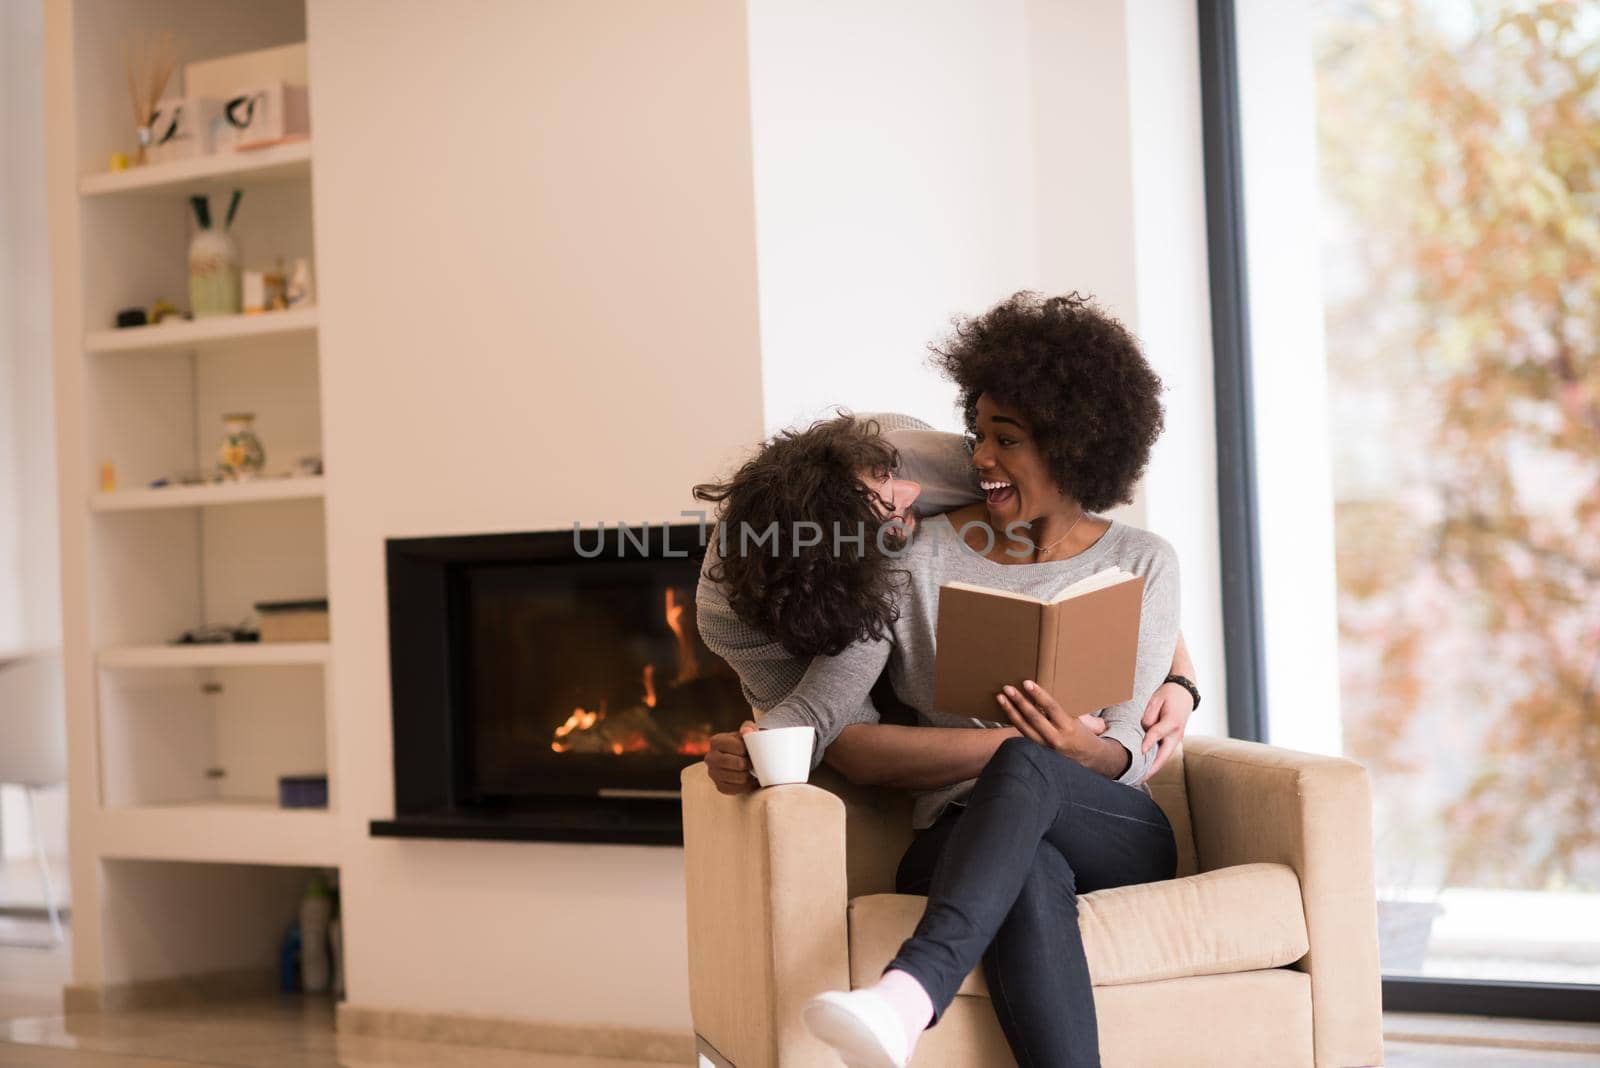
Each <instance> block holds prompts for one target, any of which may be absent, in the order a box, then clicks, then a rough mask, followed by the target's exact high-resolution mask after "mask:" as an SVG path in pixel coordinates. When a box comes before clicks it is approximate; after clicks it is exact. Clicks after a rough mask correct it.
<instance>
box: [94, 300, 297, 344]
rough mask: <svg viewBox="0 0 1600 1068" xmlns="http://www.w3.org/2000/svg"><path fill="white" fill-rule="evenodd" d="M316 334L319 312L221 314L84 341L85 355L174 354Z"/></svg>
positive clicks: (98, 333) (107, 333)
mask: <svg viewBox="0 0 1600 1068" xmlns="http://www.w3.org/2000/svg"><path fill="white" fill-rule="evenodd" d="M316 331H317V309H316V308H298V309H295V310H293V311H274V312H262V313H261V314H259V315H219V316H216V317H215V318H209V319H195V320H192V321H190V320H185V321H181V322H174V323H157V324H155V325H154V326H130V327H127V328H125V329H122V330H96V331H95V332H94V333H92V334H89V335H88V336H87V337H85V338H84V339H83V347H84V351H86V352H172V351H176V350H183V349H196V348H206V349H219V348H225V347H228V346H230V345H233V344H237V343H241V342H248V341H254V340H256V339H257V338H292V337H296V336H298V335H301V334H306V335H314V334H315V333H316Z"/></svg>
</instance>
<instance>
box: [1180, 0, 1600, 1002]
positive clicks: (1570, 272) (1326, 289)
mask: <svg viewBox="0 0 1600 1068" xmlns="http://www.w3.org/2000/svg"><path fill="white" fill-rule="evenodd" d="M1202 6H1203V7H1205V6H1207V5H1202ZM1231 6H1233V7H1234V12H1233V13H1234V17H1235V19H1236V34H1237V36H1236V39H1235V41H1234V44H1235V46H1236V48H1237V52H1236V56H1237V62H1238V66H1237V81H1236V82H1235V83H1234V84H1235V85H1236V88H1237V92H1238V105H1237V116H1236V120H1235V121H1236V126H1235V130H1236V132H1237V133H1238V135H1239V137H1240V142H1239V143H1240V148H1239V150H1238V153H1237V161H1238V162H1239V163H1240V165H1241V166H1240V167H1239V168H1238V170H1237V173H1236V178H1237V182H1236V187H1235V194H1236V195H1235V198H1234V201H1233V203H1234V205H1235V206H1236V207H1239V208H1242V211H1243V219H1244V222H1243V225H1242V227H1240V228H1239V232H1238V234H1237V236H1238V237H1239V238H1240V240H1239V241H1238V250H1237V251H1239V252H1240V253H1241V256H1240V259H1241V260H1242V262H1243V264H1244V266H1243V267H1242V268H1241V269H1240V270H1239V271H1238V277H1237V283H1238V284H1239V286H1241V287H1242V288H1243V289H1245V290H1247V292H1248V300H1247V301H1246V300H1241V301H1240V302H1239V303H1238V305H1237V309H1238V311H1239V318H1240V321H1241V324H1242V329H1241V331H1240V333H1241V334H1242V335H1243V337H1244V343H1243V344H1242V345H1241V348H1243V349H1244V355H1245V358H1244V359H1243V360H1242V361H1241V362H1240V363H1239V364H1237V365H1236V366H1241V367H1242V368H1243V369H1244V371H1245V372H1246V373H1248V375H1249V381H1250V383H1251V385H1252V386H1253V399H1252V398H1251V396H1250V394H1249V393H1245V394H1243V395H1242V396H1243V399H1242V400H1240V399H1239V398H1237V397H1236V398H1235V401H1236V403H1235V404H1234V405H1233V407H1232V408H1231V409H1228V411H1229V413H1231V415H1230V417H1232V418H1234V419H1236V420H1237V423H1238V425H1240V426H1242V427H1244V429H1245V432H1246V433H1247V434H1249V435H1250V436H1251V442H1250V444H1251V445H1253V451H1254V463H1253V465H1252V466H1251V470H1250V471H1249V472H1248V474H1247V477H1248V478H1249V479H1250V480H1251V485H1250V486H1248V487H1247V489H1248V492H1247V493H1246V494H1245V496H1246V497H1250V498H1253V499H1252V500H1251V502H1250V503H1251V504H1252V506H1253V510H1254V520H1253V522H1254V524H1255V531H1256V535H1257V537H1258V539H1259V541H1258V548H1257V549H1255V551H1254V552H1252V553H1248V554H1238V555H1237V558H1238V559H1240V560H1250V559H1253V561H1254V563H1255V565H1256V566H1255V576H1256V581H1257V583H1258V588H1257V590H1256V592H1254V594H1252V596H1253V599H1254V604H1255V606H1256V609H1257V610H1258V612H1259V615H1258V617H1257V618H1258V620H1259V623H1258V625H1259V627H1260V630H1261V633H1262V649H1263V653H1262V665H1261V674H1262V680H1263V685H1262V686H1261V687H1259V688H1258V689H1257V690H1256V692H1255V693H1254V698H1255V699H1257V700H1259V702H1260V704H1261V707H1262V712H1263V715H1262V717H1261V719H1262V721H1263V722H1264V726H1263V727H1262V728H1261V729H1262V731H1263V733H1264V734H1265V735H1266V739H1267V740H1269V741H1273V742H1278V743H1281V744H1287V745H1292V746H1295V747H1297V748H1307V749H1318V750H1323V751H1329V752H1342V753H1344V754H1345V755H1348V756H1350V757H1353V758H1355V759H1357V760H1360V761H1361V762H1362V763H1364V764H1365V765H1366V766H1367V767H1368V769H1369V770H1370V772H1371V775H1372V783H1373V791H1374V825H1375V828H1374V829H1375V838H1376V841H1375V849H1376V862H1377V876H1378V884H1379V886H1378V889H1379V897H1380V904H1379V917H1380V929H1381V931H1380V937H1381V943H1382V946H1381V948H1382V957H1383V966H1384V970H1385V974H1386V975H1387V976H1394V977H1401V976H1410V977H1425V978H1430V979H1437V980H1446V981H1449V980H1477V981H1488V982H1492V983H1496V984H1502V985H1504V986H1505V987H1506V988H1509V985H1510V984H1511V983H1513V982H1539V983H1563V984H1578V985H1585V986H1588V985H1593V984H1600V7H1597V6H1596V5H1593V4H1577V3H1559V2H1557V3H1544V4H1535V3H1529V2H1517V0H1480V2H1477V3H1467V2H1464V0H1313V2H1312V3H1310V4H1309V5H1292V4H1291V5H1285V4H1281V3H1276V2H1269V0H1239V2H1238V3H1237V4H1236V5H1231ZM1224 73H1226V72H1224ZM1212 88H1214V87H1212ZM1216 117H1217V116H1216V113H1215V111H1214V109H1212V111H1210V112H1208V122H1213V121H1215V120H1216ZM1208 150H1209V151H1216V150H1217V149H1216V147H1215V143H1214V142H1213V146H1212V148H1211V149H1208ZM1212 192H1213V194H1215V193H1216V190H1215V189H1214V190H1213V191H1212ZM1215 204H1216V200H1215V196H1213V210H1215ZM1215 267H1216V261H1214V268H1215ZM1222 340H1223V339H1222V338H1221V337H1220V336H1219V354H1218V358H1219V360H1223V359H1224V358H1228V357H1227V354H1225V353H1223V352H1221V351H1220V348H1221V342H1222ZM1223 401H1224V398H1223V397H1222V396H1220V395H1219V410H1223V409H1225V408H1227V405H1226V404H1224V403H1222V402H1223ZM1223 476H1224V478H1226V477H1227V472H1226V471H1225V472H1223ZM1232 667H1233V660H1230V668H1232ZM1589 1003H1590V1004H1592V1002H1589Z"/></svg>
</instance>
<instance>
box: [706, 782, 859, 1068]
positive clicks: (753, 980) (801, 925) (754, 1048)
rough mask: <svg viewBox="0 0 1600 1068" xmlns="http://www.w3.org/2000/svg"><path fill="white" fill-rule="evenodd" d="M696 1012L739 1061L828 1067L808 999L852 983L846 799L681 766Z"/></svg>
mask: <svg viewBox="0 0 1600 1068" xmlns="http://www.w3.org/2000/svg"><path fill="white" fill-rule="evenodd" d="M682 783H683V845H684V855H683V862H684V882H685V891H686V901H687V911H688V920H689V1010H690V1013H691V1015H692V1016H693V1018H694V1026H695V1032H696V1033H697V1034H698V1035H700V1036H701V1037H702V1038H703V1039H704V1040H705V1041H706V1042H708V1043H710V1044H711V1045H712V1046H714V1047H715V1048H716V1050H717V1051H718V1052H719V1053H720V1054H722V1056H724V1057H725V1058H727V1059H728V1060H730V1061H732V1062H733V1063H735V1064H737V1065H738V1066H739V1068H778V1066H780V1065H800V1064H826V1063H828V1060H827V1058H828V1057H829V1056H830V1054H829V1051H828V1049H827V1047H826V1046H824V1045H822V1044H821V1043H819V1042H817V1040H816V1039H814V1038H812V1037H811V1035H810V1034H809V1033H808V1032H806V1030H805V1028H804V1027H803V1026H802V1025H801V1023H800V1007H801V1005H803V1004H804V1003H805V1001H806V999H808V998H810V997H812V996H813V995H815V994H818V993H821V992H822V991H824V990H830V989H839V990H844V989H848V988H849V986H850V943H849V931H848V928H847V923H848V912H847V908H848V898H847V891H846V882H845V807H844V803H843V802H842V801H840V799H839V798H837V797H835V796H834V795H833V794H831V793H829V792H828V791H826V790H823V789H820V788H818V787H815V786H808V785H794V786H778V787H773V788H771V789H766V790H757V791H755V792H754V793H751V794H745V795H742V796H738V797H729V796H725V795H723V794H721V793H718V792H717V788H716V786H715V785H713V783H712V782H711V777H710V776H709V775H708V774H707V773H706V768H705V765H704V764H694V765H691V766H690V767H687V768H685V769H684V770H683V775H682Z"/></svg>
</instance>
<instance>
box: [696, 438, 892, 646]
mask: <svg viewBox="0 0 1600 1068" xmlns="http://www.w3.org/2000/svg"><path fill="white" fill-rule="evenodd" d="M898 460H899V457H898V456H897V455H896V453H895V450H894V447H893V446H892V445H890V444H889V443H888V442H887V441H885V440H884V439H883V438H882V437H881V436H879V428H878V424H877V423H875V422H873V421H871V420H857V419H855V418H854V417H852V416H849V415H841V416H840V417H838V418H836V419H827V420H821V421H818V422H816V423H813V424H811V426H809V427H807V428H806V429H805V430H785V431H783V432H782V433H780V434H778V435H777V436H776V437H774V438H772V439H771V440H769V441H767V442H766V443H765V444H763V445H762V446H761V449H760V450H759V451H758V452H757V453H756V455H755V456H754V457H752V458H751V459H750V460H749V461H747V462H746V463H745V464H744V466H742V467H740V468H739V470H738V471H737V472H736V473H735V474H734V475H733V477H732V478H730V479H729V480H728V481H726V482H714V483H704V484H702V485H698V486H696V487H695V488H694V495H695V497H696V498H697V499H699V500H702V501H711V502H716V503H717V504H718V505H720V507H719V508H718V512H717V547H718V550H719V552H720V553H721V559H720V560H718V561H717V562H716V563H714V564H712V566H711V568H710V569H709V570H708V572H707V574H708V575H709V577H710V578H711V579H712V580H713V581H715V582H718V583H721V584H722V585H723V586H724V587H726V589H727V595H728V603H729V605H730V606H731V607H732V608H733V611H734V614H735V615H737V616H738V617H739V618H740V619H741V620H743V621H744V622H745V623H747V624H749V625H750V626H752V627H754V628H756V629H757V630H760V631H762V632H763V633H765V634H767V635H769V636H770V637H771V638H772V639H773V640H774V641H777V642H779V643H780V644H782V646H783V647H784V649H786V650H787V651H788V652H790V653H792V654H793V655H795V656H816V655H819V654H824V655H828V656H833V655H836V654H838V653H840V652H842V651H844V649H845V648H846V647H847V646H848V645H850V644H851V643H852V642H856V641H863V640H868V639H872V640H877V639H879V638H882V637H883V636H884V634H885V633H886V632H887V630H888V628H889V626H890V624H892V623H893V622H894V621H895V619H896V618H897V617H898V614H899V609H898V607H897V604H896V593H897V590H896V581H897V579H896V576H897V574H898V573H899V572H897V570H896V569H895V568H893V567H891V566H890V565H889V560H890V559H891V558H892V556H893V555H894V554H895V553H896V552H897V551H898V548H899V546H900V545H901V544H903V541H902V540H899V539H895V538H892V537H883V538H880V536H879V530H880V528H882V527H884V525H885V521H884V518H883V515H882V513H881V512H880V510H879V509H880V503H879V498H878V496H877V494H876V493H875V492H874V491H873V490H872V489H870V488H868V487H867V486H866V485H864V484H863V483H862V482H861V480H860V478H859V476H860V474H861V473H862V472H864V471H865V472H871V473H872V474H874V475H876V477H878V478H880V479H882V478H887V477H888V476H889V475H890V474H891V473H892V472H893V471H894V468H895V466H896V464H897V463H898ZM772 530H775V531H776V532H777V534H776V536H775V537H774V538H768V539H766V540H763V539H764V537H765V536H766V534H767V532H768V531H772ZM818 533H820V541H818V542H817V543H816V544H807V543H808V542H809V541H811V540H812V538H813V537H814V536H816V535H817V534H818ZM858 534H859V535H860V538H859V540H858V539H857V535H858Z"/></svg>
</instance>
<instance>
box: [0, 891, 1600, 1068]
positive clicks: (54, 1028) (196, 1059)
mask: <svg viewBox="0 0 1600 1068" xmlns="http://www.w3.org/2000/svg"><path fill="white" fill-rule="evenodd" d="M24 926H26V927H27V928H29V930H26V931H19V928H22V927H24ZM40 926H41V925H38V924H30V925H20V924H12V923H10V922H7V921H5V920H0V940H3V939H5V938H6V937H7V935H8V934H16V933H30V934H34V935H37V934H38V933H39V928H40ZM70 956H71V955H70V953H69V952H67V950H66V949H65V948H58V949H54V950H25V949H4V948H0V1068H456V1066H469V1065H470V1066H472V1068H666V1066H665V1065H662V1064H659V1063H655V1062H642V1061H620V1060H596V1059H593V1058H586V1057H570V1056H562V1055H554V1054H535V1053H523V1052H518V1051H513V1050H499V1049H487V1048H483V1047H477V1046H460V1045H450V1044H445V1043H435V1042H410V1041H401V1040H398V1039H379V1038H367V1037H362V1036H351V1035H341V1034H338V1033H337V1032H335V1031H334V1029H333V1009H332V1006H331V1005H330V1004H329V1003H328V1002H326V1001H322V1000H309V999H304V998H287V999H282V1000H266V1001H251V1002H231V1003H224V1004H217V1005H210V1006H207V1007H205V1008H204V1009H195V1008H189V1009H181V1010H177V1009H175V1010H164V1011H149V1012H137V1013H119V1014H108V1015H81V1016H62V1015H61V1014H60V995H59V993H58V991H59V990H60V987H61V984H62V983H63V982H65V981H66V978H67V974H68V972H69V970H70ZM1384 1028H1385V1031H1386V1032H1387V1033H1388V1034H1389V1035H1390V1036H1392V1037H1391V1038H1390V1040H1389V1042H1388V1043H1387V1049H1386V1052H1387V1064H1388V1065H1389V1068H1480V1066H1481V1068H1489V1066H1491V1065H1492V1066H1494V1068H1578V1066H1580V1065H1587V1066H1590V1068H1596V1066H1600V1025H1580V1024H1544V1023H1537V1022H1523V1021H1513V1020H1481V1019H1478V1020H1475V1019H1471V1018H1451V1017H1430V1016H1418V1015H1412V1014H1390V1015H1388V1016H1387V1017H1385V1020H1384ZM1467 1040H1470V1041H1488V1042H1495V1041H1509V1042H1512V1043H1515V1045H1514V1046H1503V1045H1460V1044H1458V1043H1460V1042H1462V1041H1467ZM1527 1047H1532V1048H1527Z"/></svg>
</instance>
